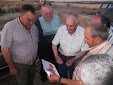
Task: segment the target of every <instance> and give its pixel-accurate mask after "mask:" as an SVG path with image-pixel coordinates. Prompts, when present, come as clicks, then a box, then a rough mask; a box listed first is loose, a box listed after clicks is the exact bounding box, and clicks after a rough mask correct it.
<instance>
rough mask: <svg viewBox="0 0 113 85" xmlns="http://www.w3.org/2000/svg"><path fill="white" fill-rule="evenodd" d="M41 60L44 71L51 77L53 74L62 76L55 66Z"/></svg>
mask: <svg viewBox="0 0 113 85" xmlns="http://www.w3.org/2000/svg"><path fill="white" fill-rule="evenodd" d="M41 60H42V64H43V69H44V70H45V72H46V73H47V74H48V75H49V76H50V75H51V74H56V75H57V76H60V75H59V73H58V71H57V69H56V67H55V65H54V64H52V63H50V62H48V61H46V60H44V59H41Z"/></svg>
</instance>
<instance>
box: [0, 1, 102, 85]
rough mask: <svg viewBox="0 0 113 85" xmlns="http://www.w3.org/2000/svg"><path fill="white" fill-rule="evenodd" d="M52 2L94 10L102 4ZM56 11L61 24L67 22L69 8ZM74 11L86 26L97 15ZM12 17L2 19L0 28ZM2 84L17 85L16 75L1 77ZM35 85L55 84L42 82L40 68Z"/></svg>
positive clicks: (81, 23)
mask: <svg viewBox="0 0 113 85" xmlns="http://www.w3.org/2000/svg"><path fill="white" fill-rule="evenodd" d="M27 3H30V2H27ZM0 4H1V5H5V6H7V4H8V5H13V4H17V5H18V4H21V5H22V4H25V2H13V3H11V2H7V4H6V2H1V1H0ZM52 4H53V5H62V6H73V7H74V5H75V6H77V7H79V8H81V7H82V8H88V9H93V10H97V9H98V7H99V6H100V4H94V6H93V7H94V8H91V7H92V5H90V6H89V4H78V3H77V4H72V3H52ZM54 13H55V14H57V15H58V16H59V18H60V22H61V24H62V25H63V24H65V16H66V14H67V13H68V10H67V11H62V12H58V11H57V12H55V11H54ZM74 13H76V14H77V15H78V17H79V21H80V25H81V26H83V27H84V28H86V27H87V26H88V25H89V24H90V21H91V19H92V18H93V17H94V16H95V15H90V14H86V13H81V12H77V11H76V12H74ZM39 16H41V12H40V11H38V12H37V17H39ZM12 19H14V17H12V18H9V19H7V20H0V26H2V27H0V29H2V28H3V25H4V24H5V23H6V22H8V21H10V20H12ZM0 85H16V81H15V77H11V76H8V77H7V78H4V79H1V80H0ZM34 85H53V84H50V83H49V82H47V83H42V82H41V81H40V75H39V70H38V71H36V75H35V81H34Z"/></svg>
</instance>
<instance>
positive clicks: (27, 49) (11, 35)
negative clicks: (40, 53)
mask: <svg viewBox="0 0 113 85" xmlns="http://www.w3.org/2000/svg"><path fill="white" fill-rule="evenodd" d="M37 43H38V30H37V27H36V26H35V25H34V24H33V25H32V26H31V34H30V33H29V32H28V31H27V30H26V29H25V28H24V27H23V25H22V24H21V23H20V20H19V18H17V19H15V20H13V21H10V22H8V23H7V24H6V25H5V26H4V28H3V30H2V34H1V46H4V47H7V48H10V52H11V56H12V58H13V61H14V62H16V63H20V64H29V65H30V64H32V63H33V62H34V60H35V59H36V56H37V49H38V44H37Z"/></svg>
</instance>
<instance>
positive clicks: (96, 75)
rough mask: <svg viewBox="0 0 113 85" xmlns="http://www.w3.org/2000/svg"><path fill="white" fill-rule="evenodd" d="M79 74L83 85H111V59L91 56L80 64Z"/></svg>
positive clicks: (112, 65)
mask: <svg viewBox="0 0 113 85" xmlns="http://www.w3.org/2000/svg"><path fill="white" fill-rule="evenodd" d="M80 73H81V74H80V75H81V80H82V81H83V82H84V84H85V85H113V82H112V80H113V57H112V56H109V55H107V54H96V55H91V56H89V57H88V58H86V59H85V60H84V61H83V62H82V63H81V72H80Z"/></svg>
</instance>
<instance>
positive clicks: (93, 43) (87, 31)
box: [84, 26, 96, 47]
mask: <svg viewBox="0 0 113 85" xmlns="http://www.w3.org/2000/svg"><path fill="white" fill-rule="evenodd" d="M90 30H91V27H90V26H88V27H87V28H86V29H85V32H84V36H85V39H84V42H85V43H87V44H88V45H89V47H93V46H96V39H95V38H93V37H92V36H91V31H90Z"/></svg>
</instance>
